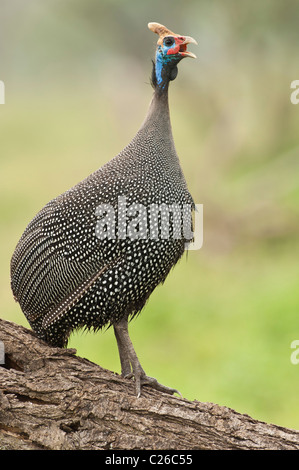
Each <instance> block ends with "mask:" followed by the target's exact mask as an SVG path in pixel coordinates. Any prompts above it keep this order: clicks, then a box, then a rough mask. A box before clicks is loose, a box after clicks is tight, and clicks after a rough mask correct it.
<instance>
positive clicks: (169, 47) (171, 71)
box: [148, 23, 197, 89]
mask: <svg viewBox="0 0 299 470" xmlns="http://www.w3.org/2000/svg"><path fill="white" fill-rule="evenodd" d="M148 27H149V29H150V30H151V31H153V32H154V33H156V34H158V35H159V39H158V42H157V49H156V61H155V64H154V70H153V77H152V81H153V85H154V86H157V85H158V86H159V87H160V88H161V89H164V88H165V85H166V84H167V83H168V82H169V80H174V79H175V78H176V76H177V64H178V63H179V62H180V60H182V59H183V58H185V57H192V58H194V59H195V58H196V55H195V54H193V52H190V51H187V46H188V44H197V42H196V41H195V39H193V38H191V37H190V36H182V35H180V34H176V33H173V32H172V31H170V30H169V29H167V28H166V26H163V25H162V24H160V23H149V24H148Z"/></svg>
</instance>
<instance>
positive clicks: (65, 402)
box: [0, 320, 299, 450]
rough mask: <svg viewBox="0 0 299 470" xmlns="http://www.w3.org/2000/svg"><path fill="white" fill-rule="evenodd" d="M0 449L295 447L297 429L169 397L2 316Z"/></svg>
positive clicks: (298, 445)
mask: <svg viewBox="0 0 299 470" xmlns="http://www.w3.org/2000/svg"><path fill="white" fill-rule="evenodd" d="M0 340H1V341H2V342H3V343H4V347H5V364H4V365H2V366H0V449H114V450H116V449H125V450H132V449H149V450H155V449H159V450H162V449H168V450H169V449H177V450H180V449H182V450H183V449H184V450H186V449H188V450H194V449H299V431H295V430H291V429H286V428H282V427H280V426H275V425H272V424H266V423H263V422H260V421H256V420H254V419H252V418H251V417H249V416H247V415H241V414H239V413H237V412H235V411H233V410H231V409H229V408H226V407H223V406H218V405H216V404H212V403H201V402H198V401H193V402H190V401H188V400H185V399H182V398H178V397H175V396H169V395H166V394H164V393H161V392H157V391H154V390H151V389H148V388H146V387H144V388H143V394H142V396H141V397H140V398H136V396H135V387H134V383H133V382H132V380H128V379H123V378H122V377H121V376H119V375H118V374H114V373H113V372H110V371H108V370H105V369H102V368H101V367H99V366H98V365H96V364H93V363H91V362H89V361H88V360H86V359H83V358H80V357H77V356H75V354H74V353H75V351H74V350H67V349H59V348H52V347H49V346H48V345H47V344H45V343H44V342H42V341H40V340H38V339H37V338H36V337H35V335H34V334H33V332H32V331H30V330H28V329H26V328H23V327H21V326H19V325H16V324H14V323H11V322H7V321H4V320H0Z"/></svg>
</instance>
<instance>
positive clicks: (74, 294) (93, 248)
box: [11, 23, 196, 395]
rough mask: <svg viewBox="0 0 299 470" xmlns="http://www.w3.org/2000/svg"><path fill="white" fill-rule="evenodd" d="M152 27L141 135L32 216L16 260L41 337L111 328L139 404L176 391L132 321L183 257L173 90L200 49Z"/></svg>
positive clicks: (64, 338) (56, 339) (186, 236)
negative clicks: (143, 361) (159, 373)
mask: <svg viewBox="0 0 299 470" xmlns="http://www.w3.org/2000/svg"><path fill="white" fill-rule="evenodd" d="M148 27H149V29H150V30H152V31H153V32H155V33H157V34H158V35H159V39H158V43H157V49H156V58H155V61H154V63H153V72H152V85H153V88H154V95H153V98H152V101H151V104H150V108H149V111H148V114H147V116H146V118H145V120H144V122H143V124H142V125H141V127H140V129H139V131H138V132H137V134H136V135H135V137H134V138H133V140H132V141H131V142H130V143H129V144H128V145H127V146H126V147H125V148H124V149H123V150H122V151H121V152H120V153H119V154H118V155H117V156H116V157H114V158H113V159H112V160H110V161H109V162H108V163H106V164H105V165H104V166H103V167H101V168H100V169H99V170H97V171H95V172H94V173H93V174H91V175H90V176H88V177H87V178H86V179H84V180H83V181H82V182H80V183H78V184H77V185H76V186H74V187H73V188H71V189H70V190H68V191H66V192H65V193H63V194H61V195H60V196H58V197H57V198H55V199H53V200H52V201H50V202H49V203H48V204H47V205H46V206H45V207H44V208H43V209H42V210H41V211H40V212H39V213H38V214H37V215H36V216H35V217H34V219H33V220H32V221H31V222H30V223H29V225H28V226H27V228H26V230H25V232H24V233H23V235H22V237H21V239H20V241H19V243H18V245H17V247H16V249H15V252H14V254H13V257H12V260H11V286H12V291H13V294H14V297H15V299H16V300H17V301H18V302H19V303H20V306H21V308H22V311H23V312H24V314H25V315H26V317H27V319H28V321H29V323H30V325H31V327H32V328H33V330H34V331H35V332H36V333H37V335H38V337H39V338H41V339H43V340H45V341H46V342H48V343H49V344H51V345H53V346H58V347H63V346H66V345H67V342H68V338H69V335H70V333H71V332H72V331H73V330H75V329H77V328H81V327H86V328H92V329H94V330H97V329H100V328H102V327H103V326H105V325H106V326H109V325H113V327H114V332H115V336H116V340H117V345H118V349H119V355H120V361H121V372H122V375H123V376H127V377H132V376H134V378H135V382H136V391H137V394H138V395H140V390H141V386H142V385H150V386H152V387H154V388H156V389H159V390H162V391H164V392H168V393H174V392H176V390H175V389H172V388H169V387H166V386H164V385H161V384H159V383H158V382H157V380H156V379H154V378H152V377H148V376H147V375H146V374H145V372H144V370H143V369H142V367H141V365H140V362H139V360H138V358H137V355H136V353H135V350H134V347H133V345H132V342H131V340H130V338H129V333H128V319H130V318H131V317H133V316H134V315H136V314H137V313H139V312H140V310H141V309H142V308H143V306H144V305H145V303H146V301H147V299H148V297H149V296H150V294H151V293H152V292H153V290H154V289H155V287H156V286H157V285H158V284H160V283H161V282H163V281H164V280H165V278H166V277H167V275H168V273H169V271H170V269H171V268H172V267H173V266H174V265H175V264H176V263H177V261H178V260H179V259H180V258H181V256H182V254H183V252H184V249H185V244H186V242H188V241H190V240H191V239H192V230H189V232H188V230H187V231H186V230H185V226H186V220H187V225H188V223H189V226H191V218H192V214H191V211H192V209H193V207H194V204H193V200H192V197H191V195H190V193H189V191H188V189H187V185H186V181H185V179H184V176H183V173H182V170H181V167H180V163H179V159H178V156H177V153H176V150H175V146H174V143H173V137H172V131H171V124H170V117H169V107H168V85H169V82H170V81H171V80H173V79H175V77H176V75H177V64H178V63H179V62H180V60H181V59H183V58H184V57H195V55H194V54H192V53H191V52H189V51H187V45H188V44H189V43H195V44H196V41H195V40H194V39H192V38H191V37H189V36H181V35H178V34H175V33H173V32H171V31H170V30H168V29H167V28H166V27H165V26H163V25H160V24H158V23H149V25H148ZM188 208H189V209H190V210H187V209H188ZM167 209H169V210H167ZM178 209H179V210H178ZM180 209H182V210H181V211H180ZM186 214H187V215H186ZM165 227H166V228H165ZM191 227H192V226H191ZM178 228H179V229H182V230H178ZM186 232H187V233H186Z"/></svg>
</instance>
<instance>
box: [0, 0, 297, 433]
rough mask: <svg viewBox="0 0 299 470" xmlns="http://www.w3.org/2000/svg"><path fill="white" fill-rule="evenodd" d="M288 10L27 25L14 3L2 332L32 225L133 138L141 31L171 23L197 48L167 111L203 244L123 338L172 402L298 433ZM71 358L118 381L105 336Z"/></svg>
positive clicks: (4, 30)
mask: <svg viewBox="0 0 299 470" xmlns="http://www.w3.org/2000/svg"><path fill="white" fill-rule="evenodd" d="M16 7H18V8H16ZM295 7H296V5H295V2H290V1H286V2H283V3H282V2H279V1H278V0H271V2H270V1H265V2H262V4H261V2H257V1H253V2H251V3H247V4H246V7H245V6H243V2H242V3H240V2H236V1H233V0H230V1H227V2H221V1H220V0H217V1H216V2H208V1H207V0H206V1H203V2H195V1H190V2H188V5H185V4H184V2H177V1H171V2H170V1H165V2H160V1H159V3H158V2H157V1H153V2H150V3H148V5H147V4H146V2H137V1H136V0H130V1H128V2H121V1H116V0H115V1H113V2H110V1H109V2H108V1H102V2H98V1H95V0H87V1H85V2H79V0H76V1H72V2H58V1H57V2H48V1H44V2H42V3H41V2H37V1H33V0H30V1H29V2H26V11H25V10H24V8H23V7H22V2H20V1H17V0H12V1H10V2H9V3H8V2H7V5H6V7H5V9H4V13H3V16H2V17H1V20H0V34H1V35H3V38H2V39H3V40H2V41H0V44H1V54H2V62H1V69H0V79H1V80H3V81H4V83H5V89H6V104H5V105H1V106H0V129H1V140H0V177H1V185H0V220H1V244H0V256H1V263H0V289H1V295H0V298H1V317H3V318H5V319H8V320H12V321H15V322H17V323H20V324H23V325H27V322H26V319H25V317H24V315H23V314H22V313H21V311H20V308H19V306H18V305H17V304H15V303H14V301H13V298H12V294H11V291H10V287H9V262H10V258H11V254H12V252H13V250H14V247H15V245H16V243H17V241H18V239H19V237H20V235H21V233H22V231H23V230H24V228H25V226H26V224H27V223H28V222H29V221H30V219H31V218H32V217H33V216H34V215H35V214H36V212H37V211H38V210H39V209H40V208H41V207H42V206H43V205H44V204H45V203H46V202H48V201H49V200H50V199H52V198H53V197H55V196H56V195H58V194H60V193H61V192H63V191H65V190H66V189H68V188H69V187H71V186H72V185H74V184H76V183H77V182H78V181H80V180H81V179H82V178H83V177H85V176H87V175H88V174H89V173H91V172H92V171H94V170H95V169H96V168H98V167H100V166H101V165H102V164H103V163H105V162H106V161H107V160H109V159H110V158H111V157H113V156H114V155H115V154H116V153H118V152H119V150H121V148H122V147H123V146H124V145H126V144H127V143H128V142H129V140H130V139H131V137H132V136H133V135H134V133H135V131H136V130H137V129H138V126H139V125H140V123H141V121H142V119H143V117H144V115H145V113H146V110H147V106H148V103H149V100H150V97H151V93H152V92H151V89H150V86H149V78H148V77H149V76H150V68H151V63H150V58H151V57H152V56H153V51H154V42H155V40H156V38H155V37H154V36H153V34H152V33H150V32H149V31H148V30H147V26H146V25H147V22H148V21H159V22H161V23H163V22H164V23H165V24H166V25H167V26H168V27H169V28H170V29H173V30H174V31H178V32H180V33H185V34H188V35H191V36H193V37H194V38H196V39H198V41H199V46H198V47H197V48H196V50H195V48H192V50H193V51H194V52H195V53H196V54H197V56H198V57H199V60H198V61H187V60H185V61H183V62H182V63H181V64H180V65H179V75H178V78H177V79H176V81H175V82H174V83H173V84H171V90H170V101H171V103H170V104H171V114H172V123H173V131H174V137H175V142H176V146H177V150H178V153H179V155H180V157H181V162H182V166H183V169H184V173H185V175H186V179H187V181H188V184H189V188H190V190H191V192H192V194H193V195H194V199H195V201H196V202H197V203H203V205H204V245H203V248H202V249H201V250H200V251H198V252H189V253H188V254H187V256H185V257H184V258H183V259H182V260H181V261H180V263H179V265H178V266H177V267H176V268H175V269H174V270H173V271H172V273H171V275H170V276H169V278H168V279H167V281H166V282H165V284H164V286H160V287H158V288H157V289H156V291H155V292H154V294H153V296H152V297H151V298H150V300H149V302H148V304H147V306H146V308H145V309H144V311H143V312H142V313H141V315H140V316H139V317H138V318H137V319H134V320H133V321H132V323H131V326H130V334H131V338H132V340H133V342H134V345H135V348H136V351H137V353H138V355H139V358H140V361H141V363H142V365H143V367H144V368H145V370H146V372H147V373H148V374H149V375H152V376H154V377H156V378H157V379H158V380H159V381H160V382H162V383H165V385H169V386H173V387H176V388H178V389H179V390H180V391H181V393H182V394H183V396H185V397H187V398H189V399H198V400H201V401H210V402H216V403H219V404H222V405H227V406H229V407H232V408H234V409H236V410H237V411H239V412H244V413H248V414H250V415H251V416H253V417H254V418H257V419H261V420H264V421H267V422H273V423H276V424H280V425H284V426H288V427H293V428H296V429H298V428H299V407H298V404H297V390H298V376H299V364H298V365H294V364H292V363H291V361H290V355H291V352H292V350H291V348H290V345H291V342H292V341H293V340H295V339H299V328H298V326H299V319H298V316H299V296H298V278H299V265H298V261H297V256H298V248H299V247H298V235H299V225H298V215H299V204H298V202H299V179H298V161H299V160H298V153H299V137H298V128H299V105H297V106H295V105H292V104H291V103H290V99H289V97H290V83H291V81H292V80H294V79H299V70H298V65H297V64H296V58H297V56H298V50H297V49H296V47H297V43H296V41H295V38H296V34H297V27H298V14H299V11H298V8H296V9H295ZM169 11H170V12H171V13H169ZM120 18H121V19H122V22H121V24H120V21H119V19H120ZM295 33H296V34H295ZM4 37H5V41H4ZM0 39H1V38H0ZM190 50H191V48H190ZM70 346H71V347H75V348H77V350H78V354H80V355H83V356H85V357H87V358H88V359H90V360H93V361H95V362H97V363H99V364H100V365H102V366H103V367H105V368H109V369H111V370H115V371H117V372H119V370H120V367H119V361H118V353H117V347H116V343H115V339H114V335H113V331H112V329H108V330H107V331H105V332H99V333H97V334H96V335H95V334H91V333H87V332H78V333H76V334H74V335H73V336H72V338H71V342H70Z"/></svg>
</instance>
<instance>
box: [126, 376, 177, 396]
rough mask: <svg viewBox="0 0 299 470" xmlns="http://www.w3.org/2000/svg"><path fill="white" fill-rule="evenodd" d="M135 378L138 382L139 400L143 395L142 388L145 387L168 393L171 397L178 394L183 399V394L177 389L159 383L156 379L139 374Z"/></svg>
mask: <svg viewBox="0 0 299 470" xmlns="http://www.w3.org/2000/svg"><path fill="white" fill-rule="evenodd" d="M134 378H135V381H136V394H137V398H139V397H140V395H141V387H142V386H143V385H147V386H149V387H152V388H153V389H155V390H159V391H160V392H164V393H168V394H169V395H173V394H174V393H177V394H178V395H180V397H181V398H183V397H182V395H181V393H180V392H179V391H178V390H176V389H175V388H171V387H167V386H166V385H163V384H160V383H159V382H158V381H157V379H155V378H154V377H149V376H148V375H143V374H142V375H139V376H138V374H137V376H136V375H134Z"/></svg>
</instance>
